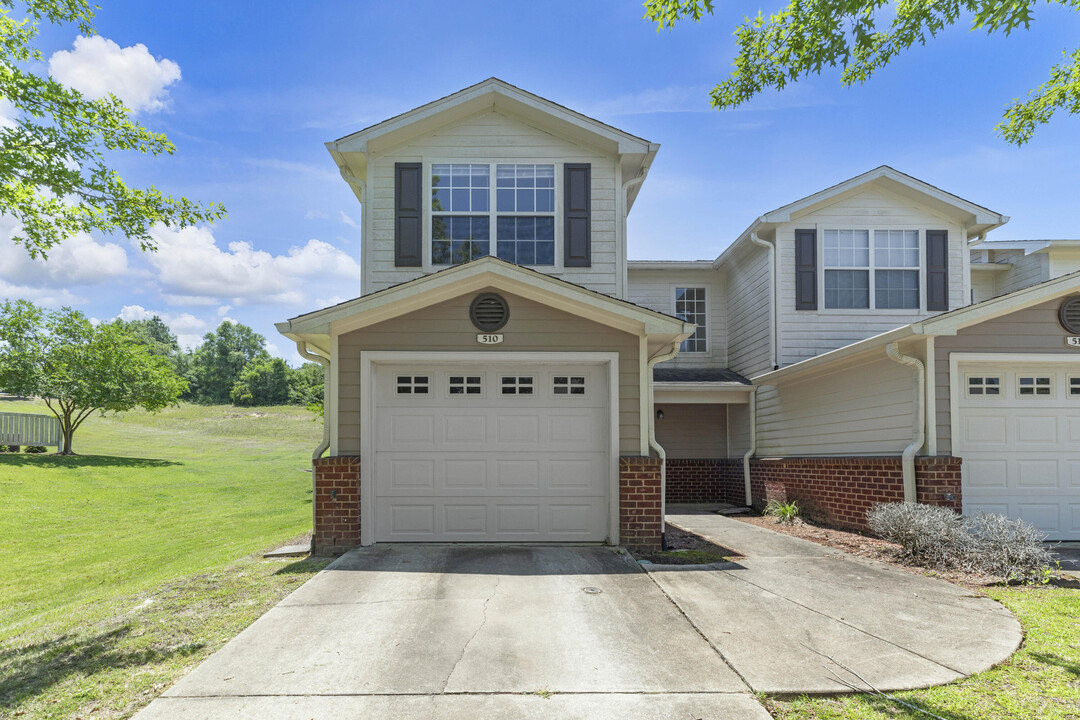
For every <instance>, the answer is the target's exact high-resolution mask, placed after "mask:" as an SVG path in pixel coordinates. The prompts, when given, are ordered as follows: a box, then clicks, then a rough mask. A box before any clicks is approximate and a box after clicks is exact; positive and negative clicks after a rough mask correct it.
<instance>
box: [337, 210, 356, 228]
mask: <svg viewBox="0 0 1080 720" xmlns="http://www.w3.org/2000/svg"><path fill="white" fill-rule="evenodd" d="M338 213H339V214H340V215H341V222H343V223H345V224H346V225H348V226H349V227H351V228H356V229H358V230H359V229H360V226H359V225H357V224H356V221H355V220H353V219H352V218H351V217H349V216H348V215H347V214H345V211H344V210H338Z"/></svg>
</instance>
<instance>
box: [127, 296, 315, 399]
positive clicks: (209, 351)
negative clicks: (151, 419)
mask: <svg viewBox="0 0 1080 720" xmlns="http://www.w3.org/2000/svg"><path fill="white" fill-rule="evenodd" d="M111 324H112V325H116V326H118V327H120V328H122V329H123V330H126V331H127V332H128V333H130V334H131V336H132V337H134V338H135V340H136V342H138V343H139V344H140V345H142V346H143V347H145V348H146V350H147V352H148V353H150V354H151V355H154V356H158V357H163V358H165V359H166V360H168V361H169V363H170V364H171V365H172V367H173V370H174V371H175V372H176V374H177V375H178V376H179V377H181V378H183V379H184V380H186V381H187V390H186V391H185V392H184V393H183V394H182V395H181V396H180V397H181V399H183V400H189V401H191V402H195V403H202V404H205V405H225V404H229V403H232V404H233V405H239V406H243V407H250V406H253V405H304V406H312V405H316V406H319V405H321V404H322V401H323V369H322V366H321V365H318V364H316V363H304V364H303V365H301V366H300V367H299V368H298V369H294V368H292V367H290V366H289V365H288V363H286V362H285V361H284V360H282V359H281V358H275V357H271V356H270V353H268V352H267V351H266V338H264V337H263V336H262V335H260V334H259V333H257V332H255V331H254V330H252V329H251V328H249V327H248V326H246V325H243V324H241V323H234V322H231V321H228V320H226V321H224V322H222V323H221V325H219V326H218V328H217V329H216V330H214V331H213V332H208V333H206V335H204V336H203V342H202V345H200V346H199V347H197V348H195V349H194V350H183V349H181V347H180V343H179V342H178V341H177V339H176V335H174V334H173V332H172V331H171V330H170V329H169V326H168V325H166V324H165V321H164V320H162V319H161V318H160V317H159V316H157V315H155V316H153V317H152V318H148V319H146V320H120V319H117V320H114V321H112V323H111Z"/></svg>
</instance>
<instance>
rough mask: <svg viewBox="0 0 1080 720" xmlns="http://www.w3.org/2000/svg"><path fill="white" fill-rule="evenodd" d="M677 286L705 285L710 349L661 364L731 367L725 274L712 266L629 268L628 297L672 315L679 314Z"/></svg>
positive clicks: (677, 366)
mask: <svg viewBox="0 0 1080 720" xmlns="http://www.w3.org/2000/svg"><path fill="white" fill-rule="evenodd" d="M676 287H703V288H705V289H706V290H705V299H706V301H707V303H708V305H707V308H706V311H705V314H706V319H707V321H708V327H707V328H706V329H707V332H708V342H709V351H708V352H705V353H680V354H679V356H678V357H677V358H675V359H674V360H671V361H669V362H666V363H663V364H661V365H660V366H659V367H666V368H668V367H675V368H701V367H727V335H728V328H727V316H728V313H727V307H726V305H727V295H726V293H725V292H724V287H723V278H722V277H721V276H720V274H719V273H717V272H714V271H712V270H697V269H686V270H637V269H635V268H634V266H633V265H631V266H630V269H629V280H628V284H627V296H626V299H627V300H629V301H630V302H632V303H636V304H638V305H641V306H643V307H647V308H651V309H653V310H658V311H660V312H662V313H666V314H668V315H674V314H675V305H674V302H675V301H674V293H675V288H676Z"/></svg>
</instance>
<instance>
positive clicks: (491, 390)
mask: <svg viewBox="0 0 1080 720" xmlns="http://www.w3.org/2000/svg"><path fill="white" fill-rule="evenodd" d="M375 384H376V392H375V394H376V405H375V413H374V415H375V423H374V432H375V437H374V441H373V447H374V448H375V462H374V470H375V484H374V487H375V533H374V537H375V541H376V542H520V541H527V542H550V541H556V542H566V541H574V542H582V541H603V540H606V539H607V537H608V509H609V504H608V483H609V480H608V477H609V470H610V467H609V465H610V460H609V455H610V452H611V450H610V443H609V437H610V436H609V433H610V423H611V416H610V413H609V409H608V407H609V406H608V390H607V386H608V382H607V369H606V366H605V365H574V366H560V365H556V366H548V365H525V364H504V365H472V366H469V365H451V366H442V367H439V366H434V367H431V366H423V365H414V364H410V365H402V366H380V367H378V369H377V370H376V374H375Z"/></svg>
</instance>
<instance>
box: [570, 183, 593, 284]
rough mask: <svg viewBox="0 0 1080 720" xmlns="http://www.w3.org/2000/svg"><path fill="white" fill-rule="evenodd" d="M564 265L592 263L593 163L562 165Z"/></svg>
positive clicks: (577, 265) (587, 264) (580, 265)
mask: <svg viewBox="0 0 1080 720" xmlns="http://www.w3.org/2000/svg"><path fill="white" fill-rule="evenodd" d="M563 182H564V185H565V188H564V192H563V195H564V203H563V216H564V218H565V220H564V223H563V235H564V237H563V265H564V266H565V267H592V237H591V233H592V229H591V226H592V221H591V199H592V165H590V164H589V163H566V164H565V165H564V166H563Z"/></svg>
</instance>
